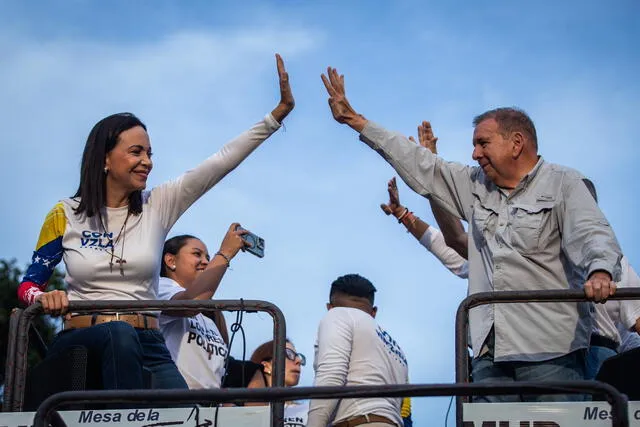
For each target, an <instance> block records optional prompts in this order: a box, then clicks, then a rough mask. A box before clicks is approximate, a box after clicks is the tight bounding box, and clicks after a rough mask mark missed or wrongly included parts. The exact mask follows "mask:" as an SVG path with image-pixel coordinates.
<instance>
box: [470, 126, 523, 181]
mask: <svg viewBox="0 0 640 427" xmlns="http://www.w3.org/2000/svg"><path fill="white" fill-rule="evenodd" d="M513 153H514V145H513V143H512V142H511V141H510V139H508V138H504V137H503V136H502V134H501V133H500V131H499V126H498V122H496V121H495V120H494V119H487V120H484V121H482V122H480V123H478V125H477V126H476V128H475V130H474V131H473V156H472V157H473V160H475V161H477V162H478V164H479V165H480V167H481V168H482V170H483V171H484V173H485V174H486V175H487V176H488V177H489V179H490V180H491V181H493V183H494V184H496V185H497V186H499V187H504V186H505V182H506V180H507V179H508V178H509V177H510V175H511V173H510V172H511V171H512V170H513V168H514V157H513Z"/></svg>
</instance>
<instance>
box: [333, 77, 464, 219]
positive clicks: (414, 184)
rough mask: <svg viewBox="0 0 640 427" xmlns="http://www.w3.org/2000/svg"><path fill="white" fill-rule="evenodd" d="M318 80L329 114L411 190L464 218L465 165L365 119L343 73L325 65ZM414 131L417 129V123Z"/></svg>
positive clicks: (419, 129)
mask: <svg viewBox="0 0 640 427" xmlns="http://www.w3.org/2000/svg"><path fill="white" fill-rule="evenodd" d="M322 81H323V83H324V86H325V88H326V89H327V93H328V94H329V107H330V108H331V113H332V114H333V118H334V119H335V120H336V121H337V122H338V123H343V124H346V125H347V126H349V127H350V128H352V129H353V130H355V131H356V132H358V133H359V134H360V139H361V140H362V141H363V142H365V143H366V144H367V145H369V146H370V147H371V148H373V149H374V150H376V151H377V152H378V153H379V154H380V155H381V156H382V157H383V158H384V159H385V160H386V161H387V162H389V164H391V166H393V168H394V169H395V170H396V172H398V174H399V175H400V177H401V178H402V179H403V181H404V182H405V183H406V184H407V185H408V186H409V187H411V189H412V190H413V191H415V192H416V193H418V194H420V195H422V196H425V197H426V196H430V197H432V198H435V199H437V201H438V202H439V203H440V204H441V205H442V206H443V207H444V208H445V209H446V210H447V211H449V212H450V213H452V214H453V215H455V216H457V217H459V218H464V219H467V210H468V209H469V208H470V206H471V204H472V203H473V196H472V194H471V185H472V183H471V174H472V172H473V169H472V168H470V167H469V166H465V165H461V164H457V163H450V162H444V161H443V160H442V159H440V158H438V157H437V156H435V155H434V154H433V153H431V152H430V151H429V150H427V149H425V148H424V147H422V146H420V145H418V144H415V143H413V142H412V141H410V140H409V139H407V138H406V137H405V136H403V135H401V134H400V133H396V132H390V131H388V130H386V129H384V128H383V127H382V126H380V125H377V124H375V123H373V122H371V121H369V120H367V119H366V118H365V117H364V116H363V115H362V114H359V113H357V112H356V111H355V109H354V108H353V107H352V106H351V104H350V103H349V101H348V100H347V97H346V94H345V86H344V76H342V75H339V74H338V71H337V70H336V69H335V68H331V67H329V68H328V69H327V75H324V74H323V75H322ZM422 126H424V123H423V124H422V125H421V126H420V127H419V128H418V132H420V131H421V127H422Z"/></svg>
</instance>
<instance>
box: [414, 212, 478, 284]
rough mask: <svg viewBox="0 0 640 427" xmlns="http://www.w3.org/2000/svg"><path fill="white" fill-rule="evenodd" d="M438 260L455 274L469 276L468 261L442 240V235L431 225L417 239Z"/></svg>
mask: <svg viewBox="0 0 640 427" xmlns="http://www.w3.org/2000/svg"><path fill="white" fill-rule="evenodd" d="M419 242H420V244H421V245H422V246H424V247H425V248H427V250H428V251H429V252H431V253H432V254H433V255H434V256H435V257H436V258H438V260H439V261H440V262H441V263H442V265H444V266H445V267H447V269H449V271H450V272H452V273H453V274H455V275H456V276H458V277H460V278H462V279H467V278H468V277H469V263H468V262H467V260H466V259H464V258H462V257H461V256H460V255H459V254H458V253H457V252H456V251H454V250H453V249H451V248H450V247H449V246H447V244H446V243H445V241H444V236H443V235H442V233H441V232H440V230H438V229H437V228H435V227H433V226H432V225H430V226H429V228H427V231H425V232H424V234H423V235H422V237H421V238H420V240H419Z"/></svg>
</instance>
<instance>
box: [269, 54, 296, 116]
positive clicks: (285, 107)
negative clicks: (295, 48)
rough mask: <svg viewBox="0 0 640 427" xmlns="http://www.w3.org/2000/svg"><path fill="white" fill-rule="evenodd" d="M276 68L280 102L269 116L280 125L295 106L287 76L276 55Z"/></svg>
mask: <svg viewBox="0 0 640 427" xmlns="http://www.w3.org/2000/svg"><path fill="white" fill-rule="evenodd" d="M276 67H277V68H278V80H279V81H280V102H279V103H278V105H277V106H276V108H274V110H273V111H272V112H271V115H272V116H273V118H274V119H276V120H277V121H278V123H282V121H283V120H284V118H285V117H287V115H289V113H290V112H291V110H293V107H295V105H296V101H295V99H293V93H292V92H291V86H290V85H289V74H288V73H287V71H286V69H285V68H284V61H283V60H282V57H281V56H280V55H279V54H277V53H276Z"/></svg>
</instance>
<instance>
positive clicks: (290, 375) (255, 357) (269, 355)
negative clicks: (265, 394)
mask: <svg viewBox="0 0 640 427" xmlns="http://www.w3.org/2000/svg"><path fill="white" fill-rule="evenodd" d="M284 355H285V357H286V360H285V368H284V385H285V387H295V386H297V385H298V383H299V382H300V373H301V372H302V367H303V366H305V365H306V364H307V358H306V357H305V356H304V354H302V353H298V352H297V351H296V347H295V346H294V345H293V343H292V342H291V341H290V340H288V339H287V346H286V348H285V353H284ZM251 361H252V362H253V363H259V364H261V365H262V366H263V370H262V373H263V374H264V382H265V384H266V385H267V387H272V386H273V380H272V375H271V372H272V370H273V340H271V341H267V342H266V343H264V344H261V345H259V346H258V348H256V349H255V351H254V352H253V354H252V355H251Z"/></svg>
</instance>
